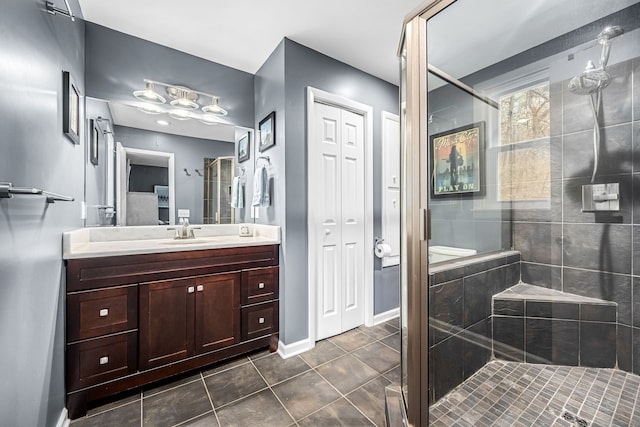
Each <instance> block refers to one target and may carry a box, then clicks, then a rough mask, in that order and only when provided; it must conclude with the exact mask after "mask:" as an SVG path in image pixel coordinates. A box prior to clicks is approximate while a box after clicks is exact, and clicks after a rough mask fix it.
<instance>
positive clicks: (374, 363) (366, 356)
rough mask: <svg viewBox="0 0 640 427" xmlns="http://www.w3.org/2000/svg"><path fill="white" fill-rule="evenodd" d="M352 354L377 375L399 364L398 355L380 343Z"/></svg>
mask: <svg viewBox="0 0 640 427" xmlns="http://www.w3.org/2000/svg"><path fill="white" fill-rule="evenodd" d="M352 354H353V355H354V356H355V357H357V358H358V359H360V360H361V361H362V362H364V363H366V364H367V365H369V366H371V367H372V368H373V369H375V370H376V371H378V372H379V373H383V372H386V371H388V370H389V369H391V368H393V367H394V366H396V365H397V364H398V363H400V353H399V352H398V351H396V350H392V349H390V348H389V347H387V346H386V345H384V344H382V343H380V342H374V343H372V344H369V345H368V346H365V347H362V348H359V349H358V350H356V351H354V352H353V353H352Z"/></svg>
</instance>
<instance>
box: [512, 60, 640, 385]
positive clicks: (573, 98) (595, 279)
mask: <svg viewBox="0 0 640 427" xmlns="http://www.w3.org/2000/svg"><path fill="white" fill-rule="evenodd" d="M608 72H609V73H610V74H611V75H612V76H613V80H612V81H611V83H610V85H609V86H608V87H607V88H606V89H604V91H603V93H602V106H601V113H600V114H601V117H600V118H601V120H600V126H601V150H600V167H599V170H598V176H597V178H596V181H595V182H596V183H609V182H618V183H620V211H619V212H611V213H609V212H603V213H598V214H594V213H583V212H581V200H582V198H581V187H582V185H583V184H588V183H589V181H590V178H591V173H592V165H593V160H594V155H593V148H592V146H593V136H592V135H593V134H592V132H593V130H592V129H593V116H592V113H591V107H590V105H589V98H588V96H585V95H575V94H572V93H571V92H569V90H568V89H567V85H568V80H563V81H558V80H556V81H554V80H553V77H552V78H551V94H550V95H551V99H550V101H551V138H550V141H549V149H550V154H551V156H550V158H551V200H550V204H549V206H548V207H546V208H545V209H532V208H527V207H526V206H518V205H517V204H514V206H513V209H512V221H513V246H514V248H515V249H516V250H518V251H520V252H521V253H522V280H523V281H524V282H526V283H530V284H535V285H539V286H544V287H549V288H552V289H556V290H561V291H564V292H570V293H574V294H578V295H582V296H587V297H595V298H601V299H605V300H609V301H615V302H616V303H618V330H617V334H618V339H617V343H618V349H617V353H618V361H617V363H618V367H619V368H620V369H623V370H625V371H627V372H634V373H636V374H640V59H638V58H636V59H634V60H631V61H626V62H622V63H619V64H615V65H612V66H610V67H609V68H608Z"/></svg>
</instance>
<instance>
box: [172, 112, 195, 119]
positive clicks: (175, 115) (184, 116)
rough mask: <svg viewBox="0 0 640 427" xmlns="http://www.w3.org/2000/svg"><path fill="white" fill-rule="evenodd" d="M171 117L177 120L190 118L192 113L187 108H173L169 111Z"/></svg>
mask: <svg viewBox="0 0 640 427" xmlns="http://www.w3.org/2000/svg"><path fill="white" fill-rule="evenodd" d="M169 117H171V118H172V119H176V120H190V119H191V114H190V113H189V112H188V111H186V110H171V111H169Z"/></svg>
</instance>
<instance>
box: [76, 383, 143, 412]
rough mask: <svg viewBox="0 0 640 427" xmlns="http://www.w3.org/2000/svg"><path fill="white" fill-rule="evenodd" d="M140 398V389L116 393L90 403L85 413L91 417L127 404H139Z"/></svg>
mask: <svg viewBox="0 0 640 427" xmlns="http://www.w3.org/2000/svg"><path fill="white" fill-rule="evenodd" d="M141 398H142V392H141V390H140V389H136V390H131V391H128V392H123V393H118V394H117V395H115V396H109V397H107V398H105V399H101V400H97V401H95V402H92V406H91V408H89V410H88V411H87V416H89V417H91V416H93V415H97V414H99V413H101V412H105V411H108V410H110V409H115V408H119V407H120V406H124V405H126V404H128V403H132V402H138V403H139V402H140V399H141Z"/></svg>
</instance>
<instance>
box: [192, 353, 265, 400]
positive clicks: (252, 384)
mask: <svg viewBox="0 0 640 427" xmlns="http://www.w3.org/2000/svg"><path fill="white" fill-rule="evenodd" d="M204 381H205V384H206V385H207V389H208V390H209V394H210V395H211V400H212V401H213V406H214V407H215V408H216V409H217V408H219V407H220V406H222V405H226V404H227V403H230V402H233V401H234V400H236V399H240V398H241V397H243V396H246V395H248V394H251V393H254V392H256V391H258V390H261V389H263V388H265V387H266V386H267V384H266V383H265V382H264V380H263V379H262V377H261V376H260V374H259V373H258V371H257V370H256V368H254V367H253V365H252V364H250V363H247V364H244V365H241V366H237V367H235V368H232V369H229V370H227V371H224V372H220V373H217V374H214V375H211V376H208V377H206V378H205V379H204Z"/></svg>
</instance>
